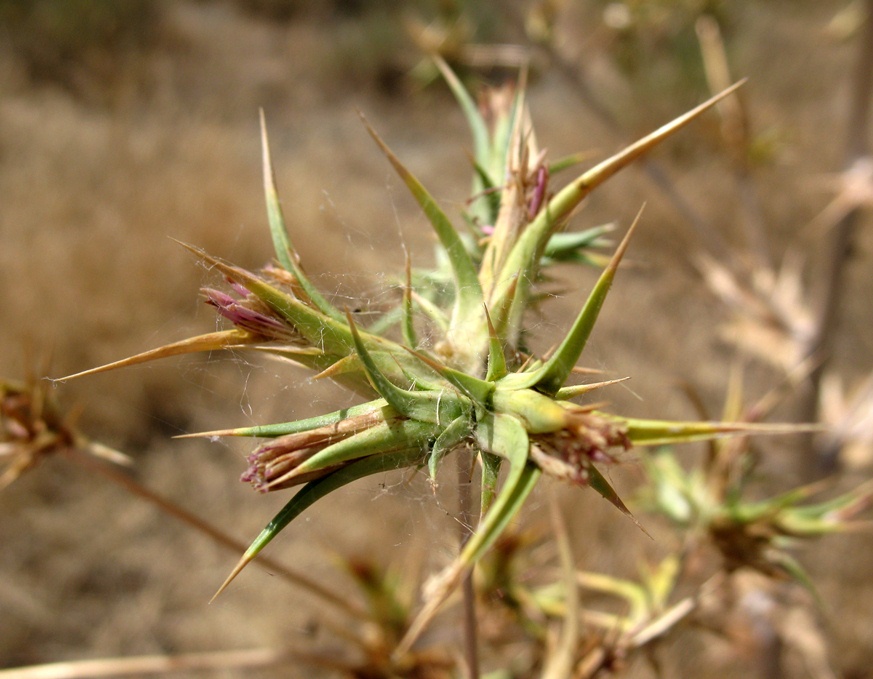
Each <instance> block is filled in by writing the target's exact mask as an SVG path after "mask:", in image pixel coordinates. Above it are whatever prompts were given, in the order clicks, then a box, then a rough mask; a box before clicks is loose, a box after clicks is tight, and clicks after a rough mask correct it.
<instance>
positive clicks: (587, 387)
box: [555, 377, 630, 401]
mask: <svg viewBox="0 0 873 679" xmlns="http://www.w3.org/2000/svg"><path fill="white" fill-rule="evenodd" d="M629 379H630V377H619V378H617V379H614V380H605V381H603V382H594V383H593V384H574V385H572V386H569V387H561V388H560V389H558V392H557V393H556V394H555V398H556V399H557V400H559V401H569V400H570V399H572V398H577V397H579V396H582V395H583V394H587V393H588V392H589V391H594V390H595V389H602V388H603V387H609V386H612V385H613V384H618V383H619V382H626V381H627V380H629Z"/></svg>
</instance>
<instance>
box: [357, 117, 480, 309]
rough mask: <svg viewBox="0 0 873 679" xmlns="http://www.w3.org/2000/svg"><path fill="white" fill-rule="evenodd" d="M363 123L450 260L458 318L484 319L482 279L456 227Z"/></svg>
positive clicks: (377, 136) (365, 123) (373, 132)
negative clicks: (480, 282)
mask: <svg viewBox="0 0 873 679" xmlns="http://www.w3.org/2000/svg"><path fill="white" fill-rule="evenodd" d="M361 120H363V121H364V126H365V127H366V128H367V131H368V132H369V133H370V136H371V137H372V138H373V140H374V141H375V142H376V144H377V145H378V146H379V148H380V149H381V150H382V153H384V154H385V157H386V158H388V161H389V162H390V163H391V165H392V166H393V167H394V170H395V171H396V172H397V174H398V175H399V176H400V178H401V179H402V180H403V182H404V183H405V184H406V186H407V187H408V188H409V190H410V192H411V193H412V195H413V197H414V198H415V200H416V201H417V202H418V204H419V206H420V207H421V209H422V210H423V211H424V214H425V215H426V216H427V218H428V221H430V223H431V225H432V226H433V228H434V231H435V232H436V234H437V237H438V238H439V240H440V243H441V244H442V246H443V249H444V250H445V252H446V255H447V256H448V258H449V262H450V263H451V266H452V273H453V275H454V277H455V291H456V295H457V299H456V305H455V315H456V316H459V317H462V318H465V319H467V321H466V322H469V320H470V319H475V318H477V317H479V316H481V314H482V310H481V309H482V307H481V305H482V288H481V287H480V286H479V277H478V274H477V271H476V267H475V265H474V264H473V260H472V259H470V254H469V253H468V252H467V248H466V247H464V242H463V241H462V240H461V237H460V236H459V235H458V232H457V231H456V230H455V227H454V226H452V223H451V221H449V218H448V217H447V216H446V214H445V213H444V212H443V211H442V209H441V208H440V207H439V205H437V203H436V201H435V200H434V199H433V197H432V196H431V195H430V193H429V192H428V191H427V189H425V188H424V186H422V184H421V182H419V181H418V179H416V178H415V176H414V175H413V174H412V173H411V172H410V171H409V170H408V169H406V167H405V166H404V165H403V164H402V163H401V162H400V160H399V159H398V158H397V156H395V155H394V153H393V152H392V151H391V149H389V148H388V146H387V145H386V144H385V142H384V141H382V138H381V137H380V136H379V135H378V134H377V133H376V131H375V130H374V129H373V128H372V127H371V126H370V124H369V123H368V122H367V120H366V119H365V118H364V117H363V115H362V116H361Z"/></svg>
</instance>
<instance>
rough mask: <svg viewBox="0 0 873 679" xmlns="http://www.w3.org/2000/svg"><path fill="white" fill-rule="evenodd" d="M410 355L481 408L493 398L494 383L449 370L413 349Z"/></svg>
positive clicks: (410, 350) (452, 369)
mask: <svg viewBox="0 0 873 679" xmlns="http://www.w3.org/2000/svg"><path fill="white" fill-rule="evenodd" d="M407 351H409V353H410V354H412V355H413V356H415V357H416V358H417V359H418V360H419V361H421V362H422V363H424V364H425V365H427V366H428V367H429V368H431V369H432V370H433V371H434V372H436V373H437V374H438V375H439V376H440V377H442V378H443V379H444V380H446V381H447V382H449V383H450V384H452V385H453V386H454V387H455V388H456V389H458V391H460V392H461V393H464V394H466V395H467V396H469V397H470V399H471V400H472V401H473V402H474V403H476V404H477V405H479V406H481V407H483V408H484V407H485V405H486V404H487V403H488V401H489V400H490V398H491V394H492V392H493V391H494V383H493V382H489V381H487V380H480V379H479V378H478V377H474V376H473V375H468V374H467V373H465V372H462V371H460V370H455V369H454V368H449V367H448V366H446V365H444V364H442V363H439V362H438V361H435V360H433V359H432V358H430V357H428V356H426V355H425V354H422V353H421V352H418V351H413V350H412V349H407Z"/></svg>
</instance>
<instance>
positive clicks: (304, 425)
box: [174, 398, 396, 439]
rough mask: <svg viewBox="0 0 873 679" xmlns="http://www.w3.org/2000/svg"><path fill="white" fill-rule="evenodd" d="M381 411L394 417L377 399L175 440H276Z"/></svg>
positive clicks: (386, 404)
mask: <svg viewBox="0 0 873 679" xmlns="http://www.w3.org/2000/svg"><path fill="white" fill-rule="evenodd" d="M376 410H381V411H382V415H383V416H384V417H385V419H386V420H387V419H389V418H391V417H393V416H394V415H396V413H395V412H394V410H393V409H392V408H391V406H389V405H388V402H387V401H386V400H385V399H382V398H380V399H377V400H375V401H370V402H369V403H362V404H360V405H356V406H351V407H349V408H343V409H341V410H335V411H334V412H332V413H327V414H325V415H318V416H317V417H310V418H307V419H304V420H295V421H293V422H282V423H277V424H263V425H257V426H254V427H238V428H236V429H216V430H215V431H204V432H198V433H196V434H182V435H181V436H175V437H174V438H177V439H187V438H195V437H209V438H211V437H213V436H252V437H258V438H277V437H279V436H287V435H288V434H297V433H299V432H302V431H309V430H310V429H318V428H319V427H327V426H330V425H332V424H338V423H340V422H342V421H343V420H347V419H349V418H352V417H357V416H358V415H364V414H366V413H369V412H374V411H376Z"/></svg>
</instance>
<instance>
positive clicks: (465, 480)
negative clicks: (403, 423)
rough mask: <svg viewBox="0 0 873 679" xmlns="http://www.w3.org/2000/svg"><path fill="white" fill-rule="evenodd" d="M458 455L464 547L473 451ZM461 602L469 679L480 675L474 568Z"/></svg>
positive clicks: (468, 523)
mask: <svg viewBox="0 0 873 679" xmlns="http://www.w3.org/2000/svg"><path fill="white" fill-rule="evenodd" d="M456 457H457V459H458V513H459V515H460V516H459V523H458V525H459V526H460V530H459V534H458V542H459V543H460V549H459V550H458V551H459V552H460V551H463V549H464V545H465V544H466V543H467V540H469V539H470V536H471V535H473V465H472V454H471V451H470V450H468V449H464V450H459V451H458V453H457V455H456ZM461 595H462V597H463V606H464V613H463V615H464V628H463V629H464V657H465V659H466V662H467V676H468V677H469V679H479V640H478V635H477V631H476V593H475V591H474V589H473V569H470V570H469V571H468V573H467V575H466V576H464V581H463V582H462V583H461Z"/></svg>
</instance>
